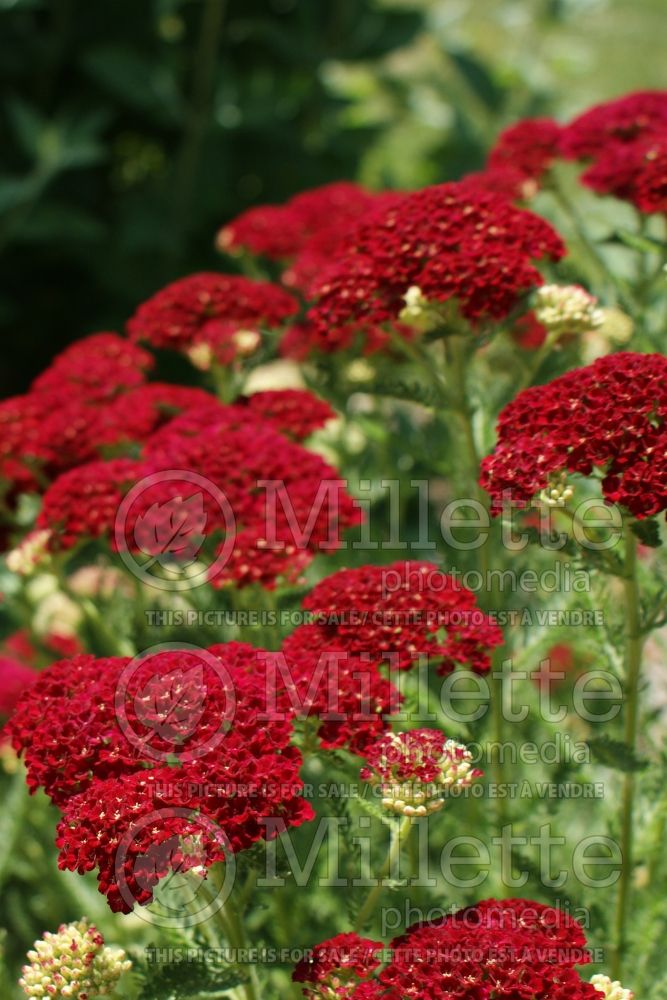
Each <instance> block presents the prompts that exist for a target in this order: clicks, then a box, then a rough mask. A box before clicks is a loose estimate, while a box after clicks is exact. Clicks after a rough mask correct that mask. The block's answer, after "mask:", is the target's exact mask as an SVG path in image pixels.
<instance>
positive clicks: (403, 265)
mask: <svg viewBox="0 0 667 1000" xmlns="http://www.w3.org/2000/svg"><path fill="white" fill-rule="evenodd" d="M347 244H348V246H347V250H346V252H345V253H344V254H343V255H342V256H341V258H340V259H339V260H338V261H337V262H336V263H335V264H334V265H332V267H331V268H330V269H329V270H328V271H326V272H325V273H324V274H323V276H322V279H321V280H320V282H319V285H318V286H317V287H316V289H315V296H316V299H315V305H314V307H313V308H312V309H311V311H310V313H309V319H310V321H311V323H312V326H313V329H314V333H315V335H316V336H317V337H318V340H319V344H320V347H321V348H322V349H324V350H329V351H331V350H336V349H338V348H345V347H349V346H350V345H351V344H352V343H354V341H355V339H357V338H360V339H361V341H362V342H365V343H366V348H367V350H375V349H378V348H379V347H381V346H384V345H386V343H387V341H388V339H389V332H388V330H389V329H390V328H392V327H393V328H394V329H396V324H397V321H398V317H399V315H400V313H401V311H402V309H403V307H404V296H405V294H406V292H407V291H408V290H409V289H410V288H412V287H417V288H419V289H420V290H421V293H422V295H423V296H424V297H425V298H426V299H427V300H428V301H429V302H430V303H432V304H434V306H436V307H437V306H441V305H444V304H446V303H450V302H452V301H453V302H455V303H456V304H457V307H458V309H459V310H460V313H461V315H462V316H463V317H464V318H465V319H466V320H468V321H469V322H470V323H472V324H473V325H477V324H479V323H481V322H483V321H487V320H488V321H492V320H499V319H503V318H504V317H506V316H507V315H508V313H510V312H511V311H512V309H514V307H515V306H516V305H517V303H518V302H519V300H520V299H521V298H522V297H523V296H524V295H525V294H526V293H527V292H529V291H530V290H531V289H533V288H535V287H536V286H538V285H540V284H541V283H542V277H541V275H540V272H539V271H538V270H537V268H536V267H535V264H534V261H536V260H540V259H545V258H546V259H552V260H558V259H559V258H560V257H562V256H563V254H564V253H565V247H564V245H563V243H562V241H561V239H560V237H559V236H558V235H557V233H556V232H555V231H554V230H553V229H552V228H551V226H550V225H549V224H548V223H546V222H545V221H544V220H543V219H540V218H539V217H538V216H536V215H534V214H533V213H532V212H528V211H526V210H523V209H519V208H515V207H514V206H513V205H511V204H509V202H508V200H507V198H506V197H503V196H502V195H500V194H495V193H492V192H489V191H484V190H482V189H481V188H478V187H476V186H470V185H466V184H465V182H463V183H460V184H456V183H453V184H442V185H438V186H436V187H429V188H424V189H423V190H421V191H417V192H415V193H414V194H409V195H403V196H396V199H395V201H394V202H393V203H392V204H391V206H390V207H388V208H386V209H384V210H383V211H379V212H378V213H376V214H375V215H374V216H373V218H372V219H371V220H369V221H368V222H367V223H363V222H362V223H361V224H360V225H359V227H358V228H357V229H356V230H355V231H354V232H353V233H351V234H350V236H349V238H348V241H347ZM399 327H400V324H399ZM399 332H401V330H400V329H399ZM403 332H405V331H403Z"/></svg>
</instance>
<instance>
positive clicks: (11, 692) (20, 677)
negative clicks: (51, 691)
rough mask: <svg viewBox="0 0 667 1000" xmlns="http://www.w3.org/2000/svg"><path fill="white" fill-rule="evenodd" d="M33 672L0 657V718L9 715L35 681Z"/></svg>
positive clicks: (22, 664) (17, 663) (36, 675)
mask: <svg viewBox="0 0 667 1000" xmlns="http://www.w3.org/2000/svg"><path fill="white" fill-rule="evenodd" d="M37 677H38V674H37V672H36V671H35V670H32V669H31V668H30V667H27V666H26V665H25V664H24V663H19V662H18V661H17V660H12V659H10V658H9V657H8V656H0V716H7V715H9V714H10V713H11V712H12V711H13V709H14V707H15V706H16V703H17V701H18V700H19V698H20V697H21V695H22V694H23V693H24V692H25V691H27V690H28V688H31V687H32V686H33V684H34V683H35V681H36V680H37Z"/></svg>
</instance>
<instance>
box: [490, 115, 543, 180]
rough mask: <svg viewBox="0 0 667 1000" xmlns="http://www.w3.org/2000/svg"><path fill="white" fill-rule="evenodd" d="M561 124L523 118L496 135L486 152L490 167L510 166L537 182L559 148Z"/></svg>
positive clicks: (525, 177) (492, 168)
mask: <svg viewBox="0 0 667 1000" xmlns="http://www.w3.org/2000/svg"><path fill="white" fill-rule="evenodd" d="M560 135H561V126H560V125H559V124H558V122H555V121H553V119H551V118H524V119H523V120H522V121H520V122H517V123H516V124H515V125H510V127H509V128H506V129H505V130H504V131H503V132H501V133H500V135H499V136H498V138H497V140H496V143H495V145H494V147H493V149H492V150H491V152H490V153H489V159H488V167H489V168H490V169H491V170H494V169H498V168H507V167H509V168H511V169H512V170H516V171H518V173H519V174H521V176H522V177H523V179H524V180H532V181H540V180H541V179H542V177H543V176H544V174H545V173H546V172H547V171H548V169H549V167H550V166H551V164H552V163H553V162H554V160H555V159H556V158H557V157H558V155H559V151H560Z"/></svg>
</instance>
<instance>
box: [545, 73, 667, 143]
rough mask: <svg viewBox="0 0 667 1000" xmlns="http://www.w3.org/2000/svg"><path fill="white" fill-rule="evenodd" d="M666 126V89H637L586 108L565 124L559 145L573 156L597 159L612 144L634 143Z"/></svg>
mask: <svg viewBox="0 0 667 1000" xmlns="http://www.w3.org/2000/svg"><path fill="white" fill-rule="evenodd" d="M665 128H667V91H666V90H645V91H637V92H636V93H633V94H626V95H624V96H623V97H619V98H617V99H615V100H613V101H605V102H604V103H602V104H596V105H595V106H594V107H592V108H589V109H588V110H587V111H584V112H583V114H581V115H579V116H578V117H577V118H575V119H574V120H573V121H571V122H570V123H569V125H566V126H565V127H564V129H563V132H562V135H561V140H560V148H561V152H562V153H563V155H564V156H566V157H568V158H569V159H572V160H581V159H589V158H593V159H597V157H598V156H599V155H600V153H603V154H604V152H605V151H606V150H608V149H609V147H610V145H614V146H616V145H625V144H633V143H635V142H637V140H640V139H643V138H645V137H646V136H647V135H650V134H651V133H652V132H656V131H662V130H664V129H665Z"/></svg>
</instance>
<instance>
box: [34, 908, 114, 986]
mask: <svg viewBox="0 0 667 1000" xmlns="http://www.w3.org/2000/svg"><path fill="white" fill-rule="evenodd" d="M28 960H29V962H30V965H24V967H23V975H22V976H21V979H19V986H20V987H21V989H22V990H23V992H24V993H25V995H26V996H28V997H35V998H39V1000H61V998H62V1000H65V998H67V1000H70V998H71V1000H92V998H93V997H99V996H106V995H108V994H109V993H111V992H113V990H114V988H115V986H116V984H117V982H118V980H119V979H120V977H121V976H122V974H123V973H124V972H127V970H128V969H129V968H130V966H131V962H129V961H128V959H127V958H126V957H125V952H124V951H122V950H121V949H120V948H107V947H106V946H105V944H104V938H103V937H102V935H101V934H100V932H99V931H98V930H97V928H96V927H94V926H93V925H92V924H89V923H88V921H87V920H86V919H85V918H84V919H83V920H78V921H76V922H75V923H71V924H62V925H61V926H60V927H59V928H58V930H57V932H56V933H55V934H52V933H51V932H49V931H47V932H46V933H45V934H44V936H43V938H42V939H41V940H40V941H36V942H35V947H34V950H33V951H29V952H28Z"/></svg>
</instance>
